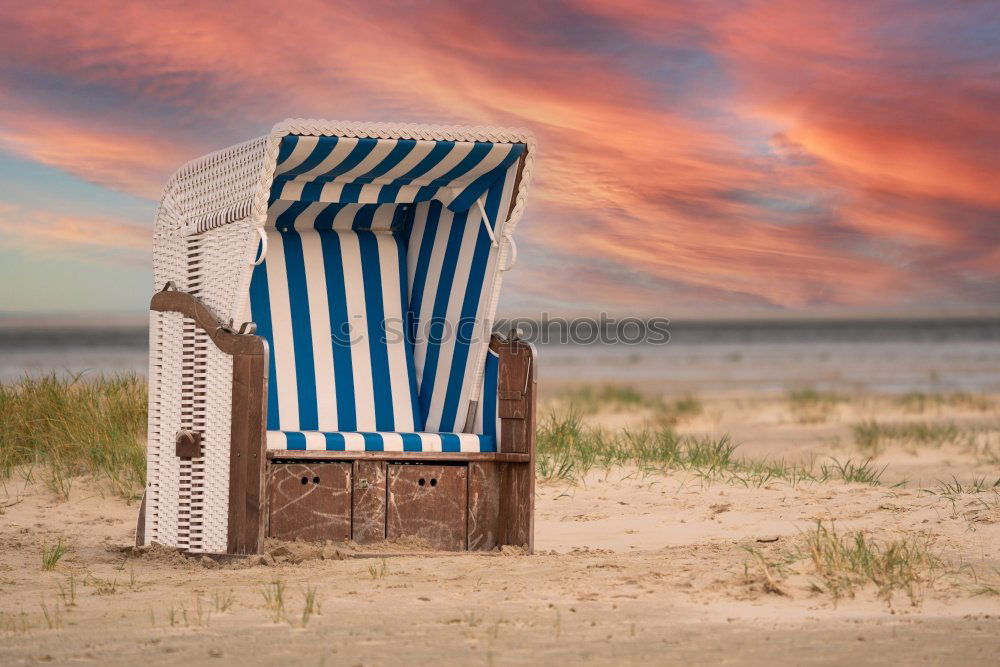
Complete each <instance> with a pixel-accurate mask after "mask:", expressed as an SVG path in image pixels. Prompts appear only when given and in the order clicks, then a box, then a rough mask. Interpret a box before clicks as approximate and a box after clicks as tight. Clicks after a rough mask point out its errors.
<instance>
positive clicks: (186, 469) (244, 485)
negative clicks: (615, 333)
mask: <svg viewBox="0 0 1000 667" xmlns="http://www.w3.org/2000/svg"><path fill="white" fill-rule="evenodd" d="M534 151H535V144H534V139H533V137H532V136H531V135H530V134H528V133H526V132H524V131H521V130H506V129H496V128H489V127H441V126H421V125H389V124H381V123H379V124H360V123H337V122H327V121H317V120H287V121H284V122H282V123H279V124H278V125H276V126H275V127H274V128H273V129H272V131H271V133H270V134H268V135H267V136H264V137H260V138H258V139H254V140H252V141H248V142H246V143H243V144H240V145H237V146H234V147H232V148H228V149H225V150H222V151H219V152H216V153H212V154H210V155H207V156H205V157H202V158H199V159H197V160H194V161H193V162H190V163H188V164H187V165H185V166H184V167H182V168H181V169H180V170H179V171H178V172H177V173H176V174H175V175H174V176H173V177H172V178H171V180H170V182H169V183H168V185H167V187H166V189H165V191H164V194H163V199H162V202H161V205H160V208H159V211H158V213H157V218H156V229H155V233H154V248H153V263H154V280H155V285H156V289H159V290H160V291H159V292H157V293H156V294H154V296H153V298H152V301H151V305H150V311H151V313H150V361H149V369H150V370H149V444H148V467H147V486H146V494H145V498H144V500H143V509H142V510H141V511H140V518H139V526H138V530H137V533H136V542H137V544H150V543H153V542H156V543H160V544H163V545H167V546H171V547H176V548H178V549H181V550H184V551H188V552H192V553H232V554H250V553H259V552H260V551H261V549H262V545H263V540H264V538H265V536H273V537H276V538H280V539H304V540H349V539H350V540H354V541H356V542H359V543H368V542H375V541H379V540H386V539H394V538H399V537H410V536H413V537H418V538H421V539H423V540H425V541H426V542H427V543H428V544H429V545H430V546H432V547H435V548H440V549H450V550H463V549H470V550H487V549H493V548H495V547H497V546H501V545H506V544H511V545H519V546H522V547H524V548H526V549H529V550H530V549H531V547H532V540H533V517H532V514H533V505H534V502H533V495H534V414H535V398H534V397H535V392H534V375H535V364H534V361H533V359H534V351H533V348H532V347H531V346H530V345H528V344H526V343H525V342H523V341H521V340H518V339H517V337H516V335H512V336H511V337H509V338H505V337H503V336H500V335H497V334H492V335H491V330H492V324H493V320H494V315H495V311H496V306H497V299H498V297H499V292H500V286H501V279H502V277H503V274H504V272H505V271H507V270H508V269H510V268H511V266H512V265H513V263H514V260H515V258H516V247H515V245H514V241H513V238H512V234H513V232H514V230H515V228H516V226H517V223H518V220H519V219H520V218H521V214H522V211H523V210H524V204H525V197H526V192H527V187H528V182H529V180H530V176H531V172H532V160H533V157H534Z"/></svg>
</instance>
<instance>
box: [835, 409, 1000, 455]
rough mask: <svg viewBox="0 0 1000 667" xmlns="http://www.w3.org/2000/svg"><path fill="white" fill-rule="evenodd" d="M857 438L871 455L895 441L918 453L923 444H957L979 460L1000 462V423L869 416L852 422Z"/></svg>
mask: <svg viewBox="0 0 1000 667" xmlns="http://www.w3.org/2000/svg"><path fill="white" fill-rule="evenodd" d="M851 431H852V433H853V435H854V442H855V444H856V445H857V446H858V448H859V449H861V450H862V451H864V452H865V453H867V454H868V455H870V456H877V455H879V454H881V453H882V452H884V451H885V450H886V448H887V447H889V446H891V445H896V446H900V447H902V448H904V449H905V450H907V451H909V452H911V453H916V451H917V449H919V448H921V447H942V446H944V445H955V446H957V447H959V448H961V449H963V450H965V451H968V452H970V453H971V454H973V455H974V456H975V457H976V459H977V460H979V461H981V462H984V463H991V464H995V463H998V462H1000V424H995V425H990V424H974V425H965V426H959V425H957V424H955V423H954V422H951V421H945V422H884V421H878V420H875V419H868V420H864V421H861V422H857V423H855V424H852V425H851Z"/></svg>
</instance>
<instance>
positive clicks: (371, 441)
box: [361, 433, 385, 452]
mask: <svg viewBox="0 0 1000 667" xmlns="http://www.w3.org/2000/svg"><path fill="white" fill-rule="evenodd" d="M361 436H362V437H363V438H364V439H365V451H366V452H381V451H384V450H385V444H384V443H383V442H382V436H381V435H379V434H378V433H362V434H361Z"/></svg>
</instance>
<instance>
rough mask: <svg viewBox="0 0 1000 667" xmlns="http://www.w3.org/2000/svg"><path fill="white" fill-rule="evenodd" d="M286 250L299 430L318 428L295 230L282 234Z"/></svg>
mask: <svg viewBox="0 0 1000 667" xmlns="http://www.w3.org/2000/svg"><path fill="white" fill-rule="evenodd" d="M281 242H282V246H283V247H284V249H285V273H286V275H287V276H288V306H289V310H290V311H291V317H292V322H291V326H292V343H293V345H294V348H295V383H296V384H297V385H298V387H297V389H298V397H299V429H301V430H304V431H311V430H314V429H317V428H319V418H318V416H317V410H318V408H317V404H316V366H315V364H314V363H313V341H312V323H311V321H310V317H309V291H308V289H307V287H306V265H305V259H304V258H303V256H302V239H301V237H299V234H298V232H296V231H294V230H292V231H288V232H284V233H282V234H281Z"/></svg>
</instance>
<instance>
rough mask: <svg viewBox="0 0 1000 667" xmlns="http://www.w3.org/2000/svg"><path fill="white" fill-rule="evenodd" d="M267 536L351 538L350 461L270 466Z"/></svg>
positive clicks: (327, 538) (312, 538)
mask: <svg viewBox="0 0 1000 667" xmlns="http://www.w3.org/2000/svg"><path fill="white" fill-rule="evenodd" d="M270 485H271V488H270V505H271V506H270V514H269V522H268V535H270V536H271V537H276V538H278V539H279V540H348V539H350V537H351V464H350V463H280V464H275V465H272V466H271V479H270Z"/></svg>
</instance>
